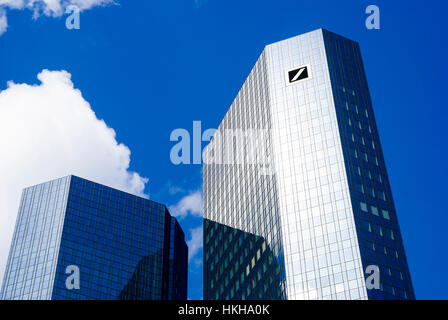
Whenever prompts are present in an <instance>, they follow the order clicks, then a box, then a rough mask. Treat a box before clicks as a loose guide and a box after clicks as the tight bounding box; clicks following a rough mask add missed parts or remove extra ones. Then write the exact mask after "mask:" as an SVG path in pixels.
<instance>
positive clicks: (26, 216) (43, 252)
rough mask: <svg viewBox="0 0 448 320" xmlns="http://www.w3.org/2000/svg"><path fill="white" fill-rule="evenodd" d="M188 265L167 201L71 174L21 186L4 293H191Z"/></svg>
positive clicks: (48, 296)
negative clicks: (128, 191) (117, 188)
mask: <svg viewBox="0 0 448 320" xmlns="http://www.w3.org/2000/svg"><path fill="white" fill-rule="evenodd" d="M187 264H188V248H187V245H186V243H185V239H184V233H183V231H182V229H181V227H180V226H179V224H178V222H177V220H176V219H175V218H174V217H172V216H171V215H170V213H169V212H168V210H167V208H166V207H165V206H164V205H162V204H159V203H157V202H154V201H150V200H147V199H144V198H141V197H138V196H134V195H131V194H128V193H125V192H121V191H118V190H115V189H112V188H109V187H106V186H103V185H100V184H97V183H93V182H90V181H88V180H84V179H81V178H79V177H76V176H67V177H64V178H61V179H57V180H54V181H50V182H47V183H43V184H40V185H37V186H34V187H30V188H26V189H24V191H23V194H22V200H21V203H20V209H19V214H18V218H17V222H16V228H15V232H14V236H13V240H12V245H11V249H10V253H9V258H8V263H7V266H6V272H5V276H4V280H3V285H2V291H1V293H0V298H1V299H7V300H9V299H27V300H28V299H33V300H34V299H36V300H73V299H75V300H78V299H80V300H91V299H102V300H114V299H123V300H165V299H186V298H187ZM78 280H79V281H78Z"/></svg>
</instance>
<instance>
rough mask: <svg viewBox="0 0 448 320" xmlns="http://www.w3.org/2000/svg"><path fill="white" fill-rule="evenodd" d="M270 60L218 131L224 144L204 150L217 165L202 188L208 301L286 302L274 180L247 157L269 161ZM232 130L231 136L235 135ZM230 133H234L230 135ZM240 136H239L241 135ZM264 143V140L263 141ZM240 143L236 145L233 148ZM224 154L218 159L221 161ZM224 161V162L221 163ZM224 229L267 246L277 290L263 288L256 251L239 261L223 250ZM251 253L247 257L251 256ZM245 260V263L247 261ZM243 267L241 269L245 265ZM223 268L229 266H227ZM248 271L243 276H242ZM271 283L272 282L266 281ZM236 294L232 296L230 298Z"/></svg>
mask: <svg viewBox="0 0 448 320" xmlns="http://www.w3.org/2000/svg"><path fill="white" fill-rule="evenodd" d="M266 67H267V66H266V57H265V55H261V57H260V58H259V60H258V61H257V63H256V65H255V67H254V68H253V70H252V71H251V73H250V75H249V77H248V78H247V80H246V82H245V83H244V85H243V87H242V89H241V91H240V92H239V94H238V96H237V97H236V99H235V101H234V102H233V104H232V106H231V107H230V109H229V111H228V112H227V114H226V115H225V117H224V120H223V121H222V123H221V124H220V126H219V128H218V134H219V133H221V135H222V140H226V139H228V140H230V141H232V142H231V143H226V142H223V141H219V140H218V139H217V135H216V134H215V136H214V138H213V139H212V141H211V142H210V144H209V145H208V146H207V147H206V149H205V151H204V154H205V155H210V154H213V155H214V157H212V158H213V160H215V161H208V162H209V163H205V164H204V167H203V185H204V218H205V219H206V220H205V224H204V244H205V250H204V298H205V299H226V298H229V299H230V298H231V299H242V298H247V299H251V298H263V299H283V298H285V268H284V259H283V245H282V235H281V230H282V229H281V226H280V216H279V208H278V200H277V198H276V197H277V186H276V180H275V178H274V177H273V176H272V175H270V174H266V172H265V170H263V169H266V168H263V167H266V164H265V163H260V162H259V161H257V159H252V158H251V157H257V154H254V153H251V152H248V149H249V148H251V147H253V146H251V145H250V144H251V143H255V144H257V146H258V147H254V148H255V149H257V148H258V149H259V148H260V145H261V146H265V147H266V156H267V157H270V156H271V154H270V153H271V139H270V136H269V132H270V128H271V127H270V125H271V120H270V111H269V86H268V79H267V72H266ZM232 130H233V131H232ZM228 131H231V132H232V134H229V133H226V132H228ZM265 132H267V133H268V134H267V135H264V136H263V137H261V138H262V140H263V141H258V140H257V141H253V140H251V139H245V138H246V137H245V135H246V134H250V133H254V134H255V135H257V134H259V133H265ZM238 135H239V136H238ZM259 138H260V137H259ZM234 139H238V141H237V143H239V144H238V145H236V144H234V143H233V141H234ZM218 155H220V157H218ZM217 158H221V160H222V161H221V162H220V161H219V159H217ZM220 225H225V226H228V227H230V228H232V229H234V230H236V232H237V233H238V234H244V233H247V234H248V235H250V237H251V238H254V237H257V239H263V241H261V242H260V243H259V241H255V242H257V243H259V244H261V243H262V242H266V246H267V247H268V248H269V252H270V254H271V255H272V259H274V260H275V263H272V264H270V265H265V267H267V270H266V271H265V273H266V274H268V275H273V274H276V277H277V278H276V279H275V280H276V285H275V286H276V287H275V288H273V287H272V285H270V286H268V287H266V286H264V284H265V281H264V280H263V279H264V278H263V277H262V278H260V277H259V276H258V271H259V269H260V268H262V267H260V266H259V264H260V263H253V262H252V260H253V259H252V258H254V257H255V260H256V261H258V260H259V259H257V251H258V249H255V247H256V245H254V246H253V248H250V255H251V256H250V257H249V256H247V257H245V260H244V261H242V262H241V261H239V260H238V259H240V257H239V255H238V254H236V255H231V254H230V250H227V251H224V249H223V247H222V245H223V244H224V245H225V246H230V245H231V244H230V242H229V241H230V240H229V239H228V238H227V236H230V234H231V233H230V232H224V233H223V234H221V236H219V241H217V239H216V237H213V234H215V235H216V234H217V233H218V230H222V229H221V227H220ZM248 254H249V253H248ZM246 258H247V259H246ZM241 263H242V264H241ZM223 266H225V267H223ZM243 270H244V272H243ZM266 278H269V277H266ZM242 283H250V285H251V289H250V292H249V291H248V290H245V291H244V290H239V289H238V287H241V284H242ZM232 293H234V294H233V295H232Z"/></svg>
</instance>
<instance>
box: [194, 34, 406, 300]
mask: <svg viewBox="0 0 448 320" xmlns="http://www.w3.org/2000/svg"><path fill="white" fill-rule="evenodd" d="M223 141H225V143H224V142H223ZM260 141H261V142H260ZM254 150H255V152H254ZM203 186H204V298H205V299H415V295H414V291H413V287H412V283H411V277H410V273H409V268H408V264H407V260H406V255H405V251H404V247H403V242H402V237H401V233H400V229H399V225H398V219H397V213H396V210H395V205H394V201H393V198H392V193H391V187H390V183H389V179H388V175H387V172H386V166H385V161H384V157H383V152H382V149H381V144H380V140H379V135H378V130H377V126H376V123H375V117H374V112H373V108H372V102H371V98H370V93H369V89H368V86H367V80H366V76H365V72H364V67H363V62H362V58H361V53H360V48H359V45H358V43H357V42H354V41H351V40H349V39H346V38H344V37H341V36H339V35H336V34H334V33H331V32H329V31H326V30H322V29H319V30H315V31H312V32H309V33H306V34H303V35H300V36H297V37H293V38H290V39H287V40H284V41H280V42H277V43H274V44H271V45H268V46H266V48H265V49H264V50H263V52H262V54H261V56H260V57H259V59H258V61H257V62H256V64H255V66H254V68H253V69H252V71H251V72H250V74H249V76H248V78H247V80H246V81H245V83H244V84H243V86H242V88H241V90H240V91H239V93H238V95H237V97H236V98H235V100H234V102H233V103H232V105H231V107H230V109H229V110H228V112H227V114H226V115H225V117H224V119H223V120H222V122H221V124H220V125H219V128H218V130H217V133H216V134H215V136H214V137H213V139H212V140H211V141H210V143H209V145H208V146H207V147H206V149H205V151H204V167H203ZM372 267H373V269H375V268H376V267H378V268H379V275H380V277H379V280H380V281H379V288H378V289H376V288H375V287H374V288H370V285H371V284H372V283H373V284H375V282H369V281H370V280H372V279H370V280H369V281H366V278H367V277H368V276H369V274H371V272H372V270H373V269H372Z"/></svg>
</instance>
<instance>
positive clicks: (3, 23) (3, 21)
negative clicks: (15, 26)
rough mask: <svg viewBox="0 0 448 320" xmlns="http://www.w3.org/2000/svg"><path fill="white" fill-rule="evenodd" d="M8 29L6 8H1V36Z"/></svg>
mask: <svg viewBox="0 0 448 320" xmlns="http://www.w3.org/2000/svg"><path fill="white" fill-rule="evenodd" d="M6 29H8V20H7V19H6V13H5V10H3V9H2V8H0V36H1V35H2V34H3V33H5V32H6Z"/></svg>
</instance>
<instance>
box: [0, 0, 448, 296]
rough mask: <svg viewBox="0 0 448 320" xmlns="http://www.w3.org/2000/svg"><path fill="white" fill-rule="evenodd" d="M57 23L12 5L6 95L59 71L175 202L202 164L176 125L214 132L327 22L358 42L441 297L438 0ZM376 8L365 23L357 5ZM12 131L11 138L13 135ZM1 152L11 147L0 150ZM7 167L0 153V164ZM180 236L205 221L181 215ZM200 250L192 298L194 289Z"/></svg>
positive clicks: (412, 227)
mask: <svg viewBox="0 0 448 320" xmlns="http://www.w3.org/2000/svg"><path fill="white" fill-rule="evenodd" d="M116 2H118V3H119V4H118V5H112V6H107V7H96V8H93V9H91V10H87V11H83V12H82V13H81V28H80V30H68V29H66V28H65V18H66V16H65V15H63V16H62V17H48V16H45V15H43V16H41V17H39V18H37V19H33V17H32V15H33V13H32V12H31V11H30V10H7V18H8V30H7V31H6V32H5V33H4V34H3V35H1V36H0V90H4V89H6V83H7V81H9V80H13V81H14V82H15V83H28V84H39V81H38V80H37V78H36V75H37V74H38V73H40V72H41V71H42V70H43V69H49V70H66V71H68V72H69V73H70V74H71V75H72V81H73V83H74V86H75V87H76V88H78V89H79V90H80V91H81V92H82V95H83V97H84V99H85V100H86V101H88V102H89V103H90V105H91V107H92V109H93V111H94V112H95V113H96V116H97V117H98V118H99V119H104V121H105V122H106V123H107V125H108V126H109V127H111V128H113V129H114V130H115V131H116V135H117V136H116V139H117V141H118V142H122V143H124V144H126V145H127V146H128V147H129V149H130V150H131V152H132V153H131V163H130V164H131V167H130V170H132V171H136V172H138V173H139V174H140V175H142V176H144V177H147V178H148V179H149V182H148V184H147V186H146V189H145V191H146V192H147V193H149V194H150V196H151V198H152V199H153V200H155V201H158V202H162V203H165V204H167V205H169V206H174V205H176V204H177V203H178V202H179V201H181V199H183V198H184V197H186V196H189V195H190V194H192V193H195V192H197V191H198V190H200V189H201V179H202V178H201V166H200V165H188V166H186V165H183V166H175V165H173V164H172V163H171V161H170V149H171V147H172V146H173V145H174V143H173V142H170V140H169V137H170V133H171V132H172V131H173V130H174V129H176V128H185V129H187V130H189V131H190V132H192V126H193V121H194V120H200V121H202V128H203V130H205V129H208V128H216V127H217V126H218V124H219V122H220V120H221V119H222V117H223V116H224V114H225V112H226V111H227V109H228V107H229V106H230V104H231V102H232V100H233V98H234V97H235V95H236V94H237V92H238V90H239V88H240V86H241V85H242V83H243V82H244V80H245V78H246V77H247V75H248V73H249V71H250V70H251V68H252V66H253V65H254V63H255V61H256V59H257V57H258V56H259V54H260V53H261V51H262V50H263V47H264V46H265V45H266V44H269V43H271V42H275V41H279V40H282V39H285V38H288V37H291V36H295V35H297V34H300V33H303V32H307V31H310V30H314V29H317V28H321V27H322V28H326V29H328V30H330V31H333V32H336V33H338V34H341V35H343V36H346V37H348V38H351V39H353V40H356V41H358V42H359V43H360V46H361V50H362V54H363V59H364V63H365V68H366V72H367V78H368V82H369V86H370V90H371V95H372V99H373V106H374V110H375V114H376V120H377V124H378V128H379V132H380V137H381V140H382V145H383V149H384V154H385V158H386V164H387V168H388V172H389V177H390V180H391V184H392V190H393V195H394V199H395V203H396V207H397V211H398V216H399V222H400V226H401V231H402V235H403V239H404V244H405V249H406V252H407V256H408V260H409V265H410V271H411V275H412V278H413V282H414V287H415V291H416V295H417V298H419V299H441V298H444V299H447V298H448V294H447V290H446V289H445V288H446V286H448V280H447V277H446V275H445V268H446V265H447V264H448V257H447V250H446V247H445V246H446V244H447V237H446V233H447V232H446V227H447V225H448V210H447V205H446V199H447V187H446V182H447V181H448V176H447V169H446V168H447V166H446V156H447V151H446V121H447V115H448V111H447V109H446V107H447V103H446V98H445V97H446V79H445V77H446V74H447V71H448V70H447V64H446V57H447V56H448V48H447V44H446V22H445V19H446V17H445V16H446V12H447V10H448V3H447V2H446V1H432V2H431V1H430V2H429V3H431V4H429V3H428V2H426V3H424V4H417V3H416V2H413V1H383V0H375V1H322V0H313V1H305V0H301V1H297V0H277V1H265V0H257V1H248V0H227V1H222V0H199V1H194V0H164V1H153V0H147V1H129V0H127V1H126V0H117V1H116ZM370 4H376V5H378V6H379V8H380V10H381V29H380V30H367V29H366V27H365V25H364V21H365V19H366V17H367V15H366V14H365V13H364V11H365V8H366V7H367V6H368V5H370ZM11 139H14V138H11ZM2 152H7V151H2ZM0 161H1V160H0ZM180 223H181V225H182V227H183V229H184V230H185V233H186V238H187V240H189V239H190V237H191V230H192V229H195V228H198V227H199V226H200V225H201V218H199V217H197V216H195V215H194V214H188V215H186V216H185V217H183V218H181V219H180ZM201 261H202V250H199V251H197V254H196V255H195V257H193V258H192V259H191V263H190V271H189V297H190V298H191V299H200V298H201V297H202V265H201Z"/></svg>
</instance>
